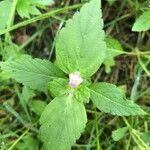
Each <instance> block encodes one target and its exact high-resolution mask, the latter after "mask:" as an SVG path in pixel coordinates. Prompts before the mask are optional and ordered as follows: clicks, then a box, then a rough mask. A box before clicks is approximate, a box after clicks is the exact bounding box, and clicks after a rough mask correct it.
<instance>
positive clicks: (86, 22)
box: [56, 0, 106, 77]
mask: <svg viewBox="0 0 150 150" xmlns="http://www.w3.org/2000/svg"><path fill="white" fill-rule="evenodd" d="M100 5H101V4H100V0H91V1H90V2H89V3H87V4H85V5H84V6H83V7H82V8H81V10H80V12H77V13H76V14H75V15H74V16H73V18H72V19H70V20H68V21H67V23H66V26H65V28H63V29H62V30H61V31H60V33H59V35H58V37H57V40H56V61H57V64H58V66H59V67H60V68H61V69H62V70H63V71H64V72H66V73H68V74H69V73H72V72H75V71H79V72H80V73H81V75H82V76H83V77H90V76H91V75H93V74H94V73H95V72H96V71H97V70H98V68H99V67H100V65H101V63H102V62H103V60H104V54H105V50H106V45H105V42H104V38H105V34H104V31H103V30H102V28H103V20H102V19H101V17H102V12H101V11H100ZM93 8H94V9H93Z"/></svg>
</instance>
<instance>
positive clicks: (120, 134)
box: [112, 127, 128, 141]
mask: <svg viewBox="0 0 150 150" xmlns="http://www.w3.org/2000/svg"><path fill="white" fill-rule="evenodd" d="M127 131H128V127H123V128H119V129H117V130H115V131H113V132H112V138H113V140H114V141H119V140H120V139H122V138H123V137H124V136H125V134H126V133H127Z"/></svg>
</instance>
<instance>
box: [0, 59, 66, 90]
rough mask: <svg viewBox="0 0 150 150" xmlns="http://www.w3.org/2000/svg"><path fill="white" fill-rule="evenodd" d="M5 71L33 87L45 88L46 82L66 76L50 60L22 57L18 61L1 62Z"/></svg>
mask: <svg viewBox="0 0 150 150" xmlns="http://www.w3.org/2000/svg"><path fill="white" fill-rule="evenodd" d="M1 67H2V69H3V70H4V71H6V72H8V73H9V75H10V76H11V77H12V78H14V79H15V80H17V81H18V82H21V83H23V84H24V85H26V86H29V87H31V88H32V89H42V88H45V86H46V84H47V83H48V82H49V81H51V80H52V79H54V78H55V77H64V74H63V73H62V72H61V70H60V69H58V68H57V67H56V66H55V65H53V64H52V63H51V62H50V61H47V60H42V59H38V58H36V59H32V58H30V57H22V58H20V59H17V60H16V61H7V62H3V63H2V64H1Z"/></svg>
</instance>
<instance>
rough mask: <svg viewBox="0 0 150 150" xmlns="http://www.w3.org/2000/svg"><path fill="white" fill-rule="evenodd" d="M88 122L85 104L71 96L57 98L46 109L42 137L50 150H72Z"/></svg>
mask: <svg viewBox="0 0 150 150" xmlns="http://www.w3.org/2000/svg"><path fill="white" fill-rule="evenodd" d="M86 122H87V117H86V111H85V107H84V105H83V103H80V102H78V101H77V100H76V99H73V98H72V96H71V95H68V96H63V97H56V98H55V99H54V100H53V101H52V102H51V103H50V104H48V105H47V107H46V108H45V110H44V112H43V114H42V116H41V118H40V123H41V125H42V126H41V128H40V135H41V139H42V141H43V142H44V143H45V147H46V149H48V150H56V149H57V150H70V149H71V145H72V144H74V143H75V141H76V139H78V138H79V137H80V134H81V132H83V130H84V127H85V125H86Z"/></svg>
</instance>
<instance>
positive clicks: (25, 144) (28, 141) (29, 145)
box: [15, 135, 40, 150]
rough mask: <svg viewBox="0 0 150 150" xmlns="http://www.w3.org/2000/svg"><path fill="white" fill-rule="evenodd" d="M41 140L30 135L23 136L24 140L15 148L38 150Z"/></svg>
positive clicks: (19, 149)
mask: <svg viewBox="0 0 150 150" xmlns="http://www.w3.org/2000/svg"><path fill="white" fill-rule="evenodd" d="M39 145H40V142H39V141H38V140H37V139H35V137H32V136H30V135H26V136H24V137H23V139H22V141H20V142H19V143H18V144H17V145H16V146H15V149H17V150H38V149H39Z"/></svg>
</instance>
